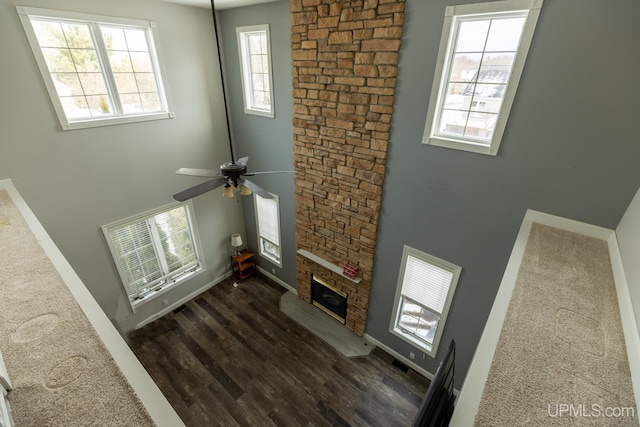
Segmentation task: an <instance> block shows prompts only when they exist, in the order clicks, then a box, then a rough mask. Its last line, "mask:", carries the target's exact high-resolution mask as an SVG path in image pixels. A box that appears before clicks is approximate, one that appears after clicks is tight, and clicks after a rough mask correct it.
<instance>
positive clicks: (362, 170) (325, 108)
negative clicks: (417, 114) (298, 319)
mask: <svg viewBox="0 0 640 427" xmlns="http://www.w3.org/2000/svg"><path fill="white" fill-rule="evenodd" d="M404 5H405V4H404V0H363V1H340V0H290V8H291V59H292V66H293V69H292V76H293V102H294V104H293V131H294V138H293V150H294V165H295V197H296V199H295V201H296V246H297V249H305V250H307V251H309V252H311V253H313V254H314V255H317V256H320V257H322V258H324V259H325V260H326V261H329V262H330V263H332V264H335V265H336V266H338V267H342V266H343V265H344V264H345V263H347V262H348V263H350V264H352V265H355V266H357V267H358V268H359V269H360V271H359V273H358V275H359V276H360V277H361V278H362V281H361V282H360V283H357V284H355V283H353V282H351V281H349V280H347V279H345V278H344V277H343V276H341V275H340V274H336V273H332V272H330V271H329V270H327V269H324V268H323V267H321V266H319V265H318V264H315V263H314V262H312V261H310V260H308V259H306V258H304V257H302V256H301V255H297V259H296V268H297V273H296V280H297V283H296V286H297V290H298V295H299V296H300V297H301V298H302V299H305V300H306V301H310V300H311V295H310V284H309V283H310V275H311V273H314V274H317V275H321V276H323V278H324V279H325V280H328V281H330V282H331V284H332V285H333V286H335V287H337V288H339V289H341V290H343V291H344V292H347V293H348V294H349V300H348V304H349V307H348V311H347V328H349V329H350V330H352V331H354V332H356V333H357V334H359V335H362V334H363V333H364V330H365V323H366V316H367V307H368V301H369V289H370V286H371V273H372V270H373V258H374V251H375V244H376V233H377V228H378V220H379V216H380V203H381V196H382V184H383V181H384V174H385V164H386V158H387V146H388V143H389V130H390V123H391V114H392V112H393V99H394V90H395V85H396V76H397V69H398V67H397V66H398V51H399V48H400V40H401V37H402V24H403V21H404Z"/></svg>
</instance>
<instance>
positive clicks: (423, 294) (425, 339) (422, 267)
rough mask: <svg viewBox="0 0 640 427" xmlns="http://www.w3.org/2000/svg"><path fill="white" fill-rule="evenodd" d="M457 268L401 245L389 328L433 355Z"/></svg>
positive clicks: (451, 296)
mask: <svg viewBox="0 0 640 427" xmlns="http://www.w3.org/2000/svg"><path fill="white" fill-rule="evenodd" d="M461 271H462V268H461V267H458V266H456V265H454V264H451V263H450V262H447V261H444V260H441V259H439V258H436V257H434V256H432V255H429V254H425V253H424V252H420V251H418V250H416V249H413V248H410V247H409V246H405V247H404V251H403V252H402V266H401V268H400V275H399V277H398V287H397V290H396V298H395V303H394V308H393V315H392V317H391V327H390V331H391V332H392V333H393V334H395V335H397V336H399V337H400V338H402V339H403V340H405V341H407V342H409V343H410V344H413V345H415V346H416V347H418V348H420V349H421V350H422V351H424V352H425V353H427V354H429V355H430V356H431V357H435V356H436V352H437V351H438V343H439V342H440V337H441V336H442V330H443V328H444V322H445V320H446V318H447V313H448V311H449V306H450V305H451V300H452V298H453V294H454V292H455V289H456V285H457V284H458V278H459V277H460V272H461Z"/></svg>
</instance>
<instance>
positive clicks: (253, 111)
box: [244, 108, 275, 119]
mask: <svg viewBox="0 0 640 427" xmlns="http://www.w3.org/2000/svg"><path fill="white" fill-rule="evenodd" d="M244 112H245V114H253V115H254V116H262V117H269V118H272V119H273V118H274V117H275V114H274V113H273V111H271V110H259V109H257V108H245V109H244Z"/></svg>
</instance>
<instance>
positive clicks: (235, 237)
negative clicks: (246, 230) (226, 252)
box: [231, 233, 242, 256]
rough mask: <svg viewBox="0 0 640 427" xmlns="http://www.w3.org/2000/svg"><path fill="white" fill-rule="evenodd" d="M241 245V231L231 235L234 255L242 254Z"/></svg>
mask: <svg viewBox="0 0 640 427" xmlns="http://www.w3.org/2000/svg"><path fill="white" fill-rule="evenodd" d="M240 246H242V237H241V236H240V234H239V233H233V234H232V235H231V247H233V256H238V255H240Z"/></svg>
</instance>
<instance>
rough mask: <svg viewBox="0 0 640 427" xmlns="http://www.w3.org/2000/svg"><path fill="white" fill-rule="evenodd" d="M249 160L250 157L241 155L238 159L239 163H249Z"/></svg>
mask: <svg viewBox="0 0 640 427" xmlns="http://www.w3.org/2000/svg"><path fill="white" fill-rule="evenodd" d="M248 161H249V158H248V157H241V158H239V159H238V160H237V161H236V164H237V165H245V166H246V165H247V162H248Z"/></svg>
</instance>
